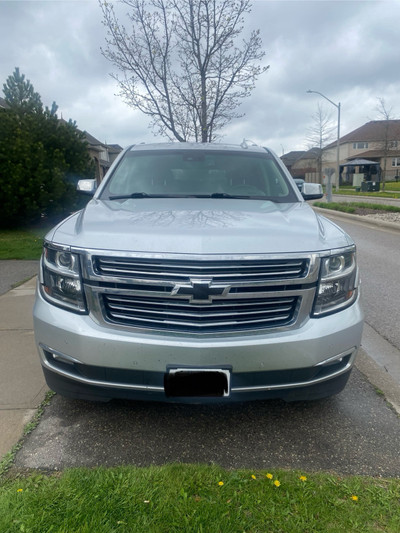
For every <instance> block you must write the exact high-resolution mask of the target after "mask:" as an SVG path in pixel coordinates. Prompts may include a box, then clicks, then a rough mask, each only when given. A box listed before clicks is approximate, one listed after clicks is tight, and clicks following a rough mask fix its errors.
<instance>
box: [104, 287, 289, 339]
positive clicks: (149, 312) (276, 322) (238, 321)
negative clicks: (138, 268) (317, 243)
mask: <svg viewBox="0 0 400 533" xmlns="http://www.w3.org/2000/svg"><path fill="white" fill-rule="evenodd" d="M103 301H104V308H105V312H106V316H107V319H108V320H109V321H111V322H116V323H119V324H126V325H128V324H129V325H136V326H141V327H146V326H148V327H152V328H154V327H157V328H158V329H171V327H172V329H174V328H177V329H178V330H179V331H185V332H190V331H193V330H199V329H201V330H202V331H224V330H225V329H229V328H232V327H234V328H235V329H241V328H244V329H248V328H250V327H252V328H260V327H271V325H273V326H283V325H286V324H287V323H288V322H290V321H291V320H292V318H293V315H294V312H295V308H296V304H297V297H287V298H263V299H259V298H257V299H249V300H247V301H246V302H244V301H243V300H241V301H239V302H237V301H236V300H233V299H230V300H227V301H220V300H219V301H215V302H213V303H212V305H206V306H204V305H194V304H190V303H189V302H184V301H180V302H177V301H176V300H174V299H173V298H165V299H162V300H161V301H160V300H158V301H157V300H156V299H143V300H140V299H138V298H129V297H123V296H121V295H112V294H104V295H103ZM237 304H238V305H237Z"/></svg>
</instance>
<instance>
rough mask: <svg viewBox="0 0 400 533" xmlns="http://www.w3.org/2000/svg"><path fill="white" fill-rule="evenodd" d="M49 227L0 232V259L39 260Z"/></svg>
mask: <svg viewBox="0 0 400 533" xmlns="http://www.w3.org/2000/svg"><path fill="white" fill-rule="evenodd" d="M49 229H50V227H49V226H40V227H35V228H28V229H15V230H14V229H12V230H0V259H39V258H40V254H41V252H42V246H43V237H44V236H45V235H46V233H47V232H48V230H49Z"/></svg>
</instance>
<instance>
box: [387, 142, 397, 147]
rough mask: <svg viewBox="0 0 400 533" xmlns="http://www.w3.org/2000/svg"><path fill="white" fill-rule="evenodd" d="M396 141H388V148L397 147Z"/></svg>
mask: <svg viewBox="0 0 400 533" xmlns="http://www.w3.org/2000/svg"><path fill="white" fill-rule="evenodd" d="M397 146H398V142H397V141H389V148H397Z"/></svg>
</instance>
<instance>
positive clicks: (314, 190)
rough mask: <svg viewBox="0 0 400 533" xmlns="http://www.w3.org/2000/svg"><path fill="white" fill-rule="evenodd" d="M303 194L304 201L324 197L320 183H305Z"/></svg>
mask: <svg viewBox="0 0 400 533" xmlns="http://www.w3.org/2000/svg"><path fill="white" fill-rule="evenodd" d="M301 194H302V195H303V198H304V200H318V199H319V198H322V197H323V196H324V191H323V190H322V185H321V184H320V183H303V188H302V191H301Z"/></svg>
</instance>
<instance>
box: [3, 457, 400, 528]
mask: <svg viewBox="0 0 400 533" xmlns="http://www.w3.org/2000/svg"><path fill="white" fill-rule="evenodd" d="M270 472H271V474H272V475H273V478H272V479H268V478H267V477H266V474H267V471H257V472H256V471H253V470H233V471H227V470H223V469H221V468H219V467H217V466H196V465H167V466H162V467H149V468H135V467H121V468H112V469H105V468H95V469H72V470H66V471H65V472H63V473H57V474H54V475H50V476H45V475H43V474H40V473H34V474H31V475H30V476H28V477H20V478H15V477H14V478H12V479H6V480H3V481H2V484H1V485H0V531H4V532H7V533H13V532H21V531H23V532H26V533H27V532H31V533H50V532H52V533H54V532H57V533H103V532H104V533H114V532H124V533H128V532H130V533H131V532H134V533H141V532H143V533H152V532H154V533H162V532H165V533H174V532H198V533H201V532H204V533H206V532H210V533H214V532H220V533H225V532H226V533H235V532H238V533H239V532H240V533H242V532H248V533H250V532H253V533H256V532H269V531H271V532H272V531H273V532H274V533H280V532H282V533H283V532H284V533H291V532H293V533H298V532H323V533H327V532H337V533H343V532H346V533H349V532H357V533H359V532H373V531H385V532H386V533H391V532H393V533H395V532H396V533H398V531H400V480H385V479H375V478H362V477H345V478H343V477H338V476H335V475H329V474H305V475H304V472H287V471H273V470H271V471H270ZM300 476H304V478H303V479H301V478H300ZM276 481H279V483H280V485H279V486H276V485H275V484H274V482H276Z"/></svg>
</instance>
